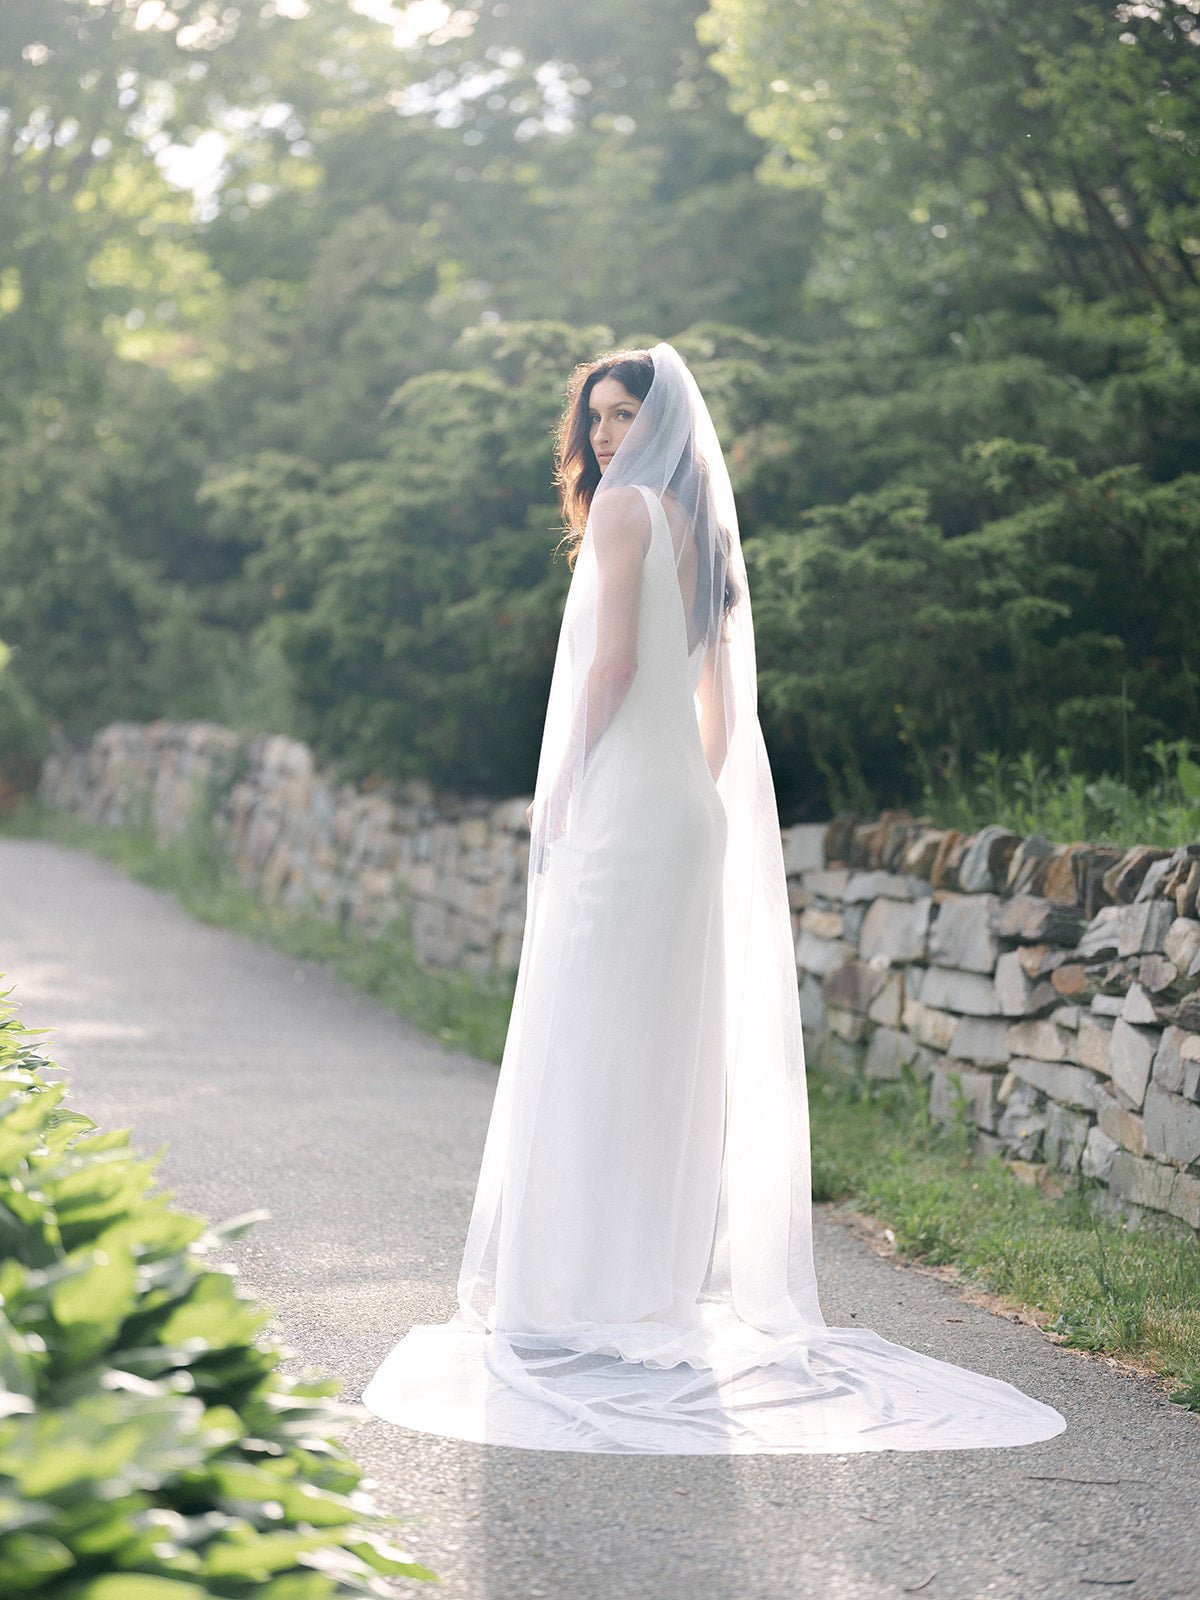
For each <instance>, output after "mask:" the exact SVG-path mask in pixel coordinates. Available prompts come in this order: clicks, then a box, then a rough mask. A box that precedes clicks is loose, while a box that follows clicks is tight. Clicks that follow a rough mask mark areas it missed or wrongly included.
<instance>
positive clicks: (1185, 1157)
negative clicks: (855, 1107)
mask: <svg viewBox="0 0 1200 1600" xmlns="http://www.w3.org/2000/svg"><path fill="white" fill-rule="evenodd" d="M792 831H793V832H796V831H797V830H792ZM805 832H806V836H807V840H806V844H805V847H804V854H805V855H806V858H807V862H808V864H807V865H806V866H805V868H804V869H803V870H801V871H799V872H797V873H796V874H795V875H794V876H791V877H790V878H789V891H790V898H791V905H792V914H793V920H794V930H795V935H796V966H797V971H798V974H799V982H800V997H801V1011H802V1015H803V1017H804V1024H805V1036H806V1039H807V1040H808V1041H809V1045H810V1048H811V1049H814V1050H818V1051H819V1052H820V1056H821V1059H822V1060H823V1061H824V1062H825V1063H827V1064H831V1065H833V1066H835V1067H837V1068H839V1069H841V1070H843V1071H846V1072H849V1073H852V1074H856V1075H861V1076H863V1077H865V1078H868V1079H888V1078H898V1077H900V1076H901V1075H902V1074H903V1072H904V1070H905V1068H906V1067H908V1068H911V1070H912V1071H913V1072H914V1073H915V1074H916V1076H917V1077H918V1078H919V1079H921V1080H922V1081H924V1082H925V1083H927V1084H928V1087H929V1097H930V1107H931V1110H932V1112H933V1114H934V1115H935V1116H937V1117H939V1118H943V1119H952V1118H956V1117H961V1116H964V1115H965V1116H966V1118H967V1119H968V1121H969V1122H970V1123H971V1124H972V1125H973V1127H974V1129H975V1142H976V1145H977V1148H979V1149H981V1150H984V1151H996V1152H999V1153H1001V1154H1002V1155H1004V1156H1005V1157H1006V1158H1007V1159H1009V1160H1010V1161H1012V1162H1013V1163H1014V1164H1016V1165H1017V1166H1018V1167H1019V1168H1025V1169H1026V1170H1025V1172H1024V1175H1026V1176H1034V1175H1035V1172H1036V1169H1033V1168H1032V1166H1031V1164H1033V1163H1043V1164H1044V1168H1043V1170H1045V1169H1056V1170H1057V1171H1058V1172H1061V1173H1068V1174H1076V1173H1082V1174H1085V1175H1086V1176H1088V1177H1091V1178H1094V1179H1097V1180H1099V1181H1100V1182H1101V1183H1105V1184H1107V1185H1108V1187H1109V1190H1110V1192H1111V1194H1112V1195H1113V1196H1114V1197H1115V1198H1116V1199H1117V1200H1118V1201H1119V1202H1121V1203H1122V1204H1123V1208H1124V1209H1125V1210H1126V1211H1127V1213H1129V1214H1131V1215H1134V1216H1138V1215H1139V1214H1143V1213H1146V1212H1165V1213H1168V1214H1170V1215H1171V1216H1174V1217H1177V1218H1180V1219H1182V1220H1183V1221H1185V1222H1187V1223H1189V1224H1190V1225H1191V1226H1192V1227H1200V920H1198V919H1197V915H1196V912H1197V904H1196V898H1197V887H1198V886H1200V845H1188V846H1184V847H1182V848H1180V849H1178V850H1171V851H1168V850H1154V849H1149V848H1146V847H1137V848H1135V849H1132V850H1127V851H1120V850H1116V849H1111V848H1107V847H1102V846H1097V845H1091V844H1071V845H1065V846H1055V845H1052V844H1051V843H1050V842H1049V841H1047V840H1045V839H1042V838H1040V837H1037V836H1032V837H1029V838H1021V837H1019V836H1018V835H1016V834H1013V833H1009V832H1007V831H1006V830H1004V829H1002V828H999V827H988V828H984V829H982V830H981V831H980V832H979V833H976V834H972V835H963V834H961V833H958V832H956V831H955V830H952V829H942V828H936V827H934V826H933V825H932V824H930V823H929V822H928V821H927V820H924V819H919V818H913V817H910V816H908V815H907V814H905V813H895V812H893V813H885V814H884V816H882V817H881V818H880V819H878V820H877V821H874V822H869V823H858V822H854V821H852V820H849V819H843V818H838V819H836V820H835V821H834V822H832V823H830V824H829V825H828V827H826V828H825V829H824V830H822V831H821V845H822V849H821V850H820V851H818V850H817V848H816V843H815V837H814V836H815V834H816V833H817V832H818V830H814V829H808V830H805ZM797 849H798V847H794V849H793V853H796V850H797ZM818 854H820V856H821V858H822V859H821V860H820V861H817V860H816V859H815V858H816V856H817V855H818Z"/></svg>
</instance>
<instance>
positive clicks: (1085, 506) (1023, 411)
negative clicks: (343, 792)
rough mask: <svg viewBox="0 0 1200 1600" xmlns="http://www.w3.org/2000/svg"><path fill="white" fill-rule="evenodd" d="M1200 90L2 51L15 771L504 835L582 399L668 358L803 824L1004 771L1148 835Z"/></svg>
mask: <svg viewBox="0 0 1200 1600" xmlns="http://www.w3.org/2000/svg"><path fill="white" fill-rule="evenodd" d="M1198 45H1200V6H1197V5H1196V4H1195V3H1194V0H1177V3H1175V4H1165V3H1159V0H1154V3H1153V4H1144V5H1143V4H1138V5H1130V4H1116V3H1112V4H1105V5H1102V6H1053V7H1030V6H1028V5H1026V4H1024V3H1023V0H906V3H905V4H903V5H901V6H900V7H899V8H898V9H897V8H896V7H895V6H890V7H886V8H885V7H883V6H882V5H881V4H880V0H847V3H845V4H843V5H840V6H838V7H820V6H817V5H816V4H814V3H812V0H713V3H712V6H711V9H710V11H708V12H707V13H703V14H702V11H701V7H700V5H699V4H698V3H697V0H666V3H664V4H662V5H658V6H654V7H645V6H644V5H641V4H640V3H639V0H613V3H612V4H611V5H610V6H609V7H608V8H606V10H605V11H604V13H603V14H600V13H596V12H594V11H589V10H587V9H586V8H583V9H581V8H577V7H568V6H563V5H562V4H561V3H558V0H510V3H507V4H505V5H499V4H491V3H483V0H470V3H468V4H466V5H464V6H461V7H458V8H456V9H454V10H453V11H449V10H447V12H446V14H445V16H444V17H443V19H442V22H441V24H440V25H439V26H437V27H435V28H434V30H433V31H432V32H428V33H425V34H421V35H418V34H415V33H410V34H408V35H407V36H405V37H404V38H403V39H402V40H401V41H400V43H399V44H397V43H396V42H394V41H393V40H392V39H391V38H390V36H389V32H388V29H387V28H386V27H385V26H384V25H382V24H380V23H379V22H377V21H374V20H372V19H371V18H369V17H367V16H364V15H361V14H359V13H357V12H356V11H354V10H353V9H351V8H350V7H349V6H348V5H347V4H346V3H345V0H310V3H308V4H294V3H292V4H288V5H286V6H285V5H279V6H276V5H274V4H270V3H266V0H254V3H249V0H243V3H242V4H240V5H228V6H224V7H221V8H215V7H213V6H211V5H210V4H208V0H188V3H180V4H177V5H174V6H173V7H171V8H170V9H168V8H167V7H166V6H165V5H159V4H158V0H142V3H140V4H134V3H133V0H106V3H104V4H102V5H96V4H91V3H87V0H44V3H40V4H34V3H33V0H24V3H19V4H14V5H11V6H9V7H7V8H5V11H4V15H3V17H2V18H0V106H3V107H5V108H8V111H9V115H8V116H7V117H5V118H4V119H3V121H2V122H0V203H2V204H3V205H4V208H5V215H6V218H12V219H15V220H14V223H13V225H12V226H11V227H9V228H7V229H6V230H5V235H4V238H3V239H0V358H2V359H0V370H2V371H3V372H4V374H5V376H4V379H3V381H2V383H0V572H2V573H3V575H4V581H3V582H2V583H0V639H2V640H3V641H5V643H6V645H7V646H8V647H10V651H11V655H10V659H9V663H8V666H7V669H6V670H0V769H2V770H3V771H4V772H5V773H6V774H7V777H8V781H9V782H10V783H12V782H14V781H17V782H19V781H21V779H22V775H23V774H25V773H27V772H28V770H29V768H30V765H31V757H30V755H29V751H30V750H34V749H36V748H38V741H39V737H41V736H42V735H43V734H44V725H45V724H46V723H49V722H54V723H58V724H59V725H60V726H62V727H64V728H65V729H67V730H68V731H69V732H78V733H82V732H85V731H87V730H89V729H90V728H93V727H95V726H97V725H99V724H100V723H101V722H103V721H105V720H107V719H110V718H112V717H114V716H129V717H139V718H140V717H148V716H154V715H173V716H193V715H203V716H211V717H215V718H218V719H221V720H224V721H227V722H231V723H235V724H237V725H239V726H243V727H248V726H252V725H253V726H259V727H262V726H272V727H276V728H279V729H281V730H283V731H291V732H294V733H296V734H299V735H302V736H304V737H307V738H309V739H310V740H311V741H312V742H313V743H314V744H315V745H316V746H317V747H318V749H319V750H320V751H321V753H322V754H323V755H324V756H326V757H333V758H336V759H338V760H339V761H341V762H342V763H343V764H344V766H345V769H346V770H347V772H348V773H350V774H353V775H358V776H366V775H368V774H371V773H378V774H381V775H385V776H407V775H414V774H419V775H424V776H428V777H429V778H431V779H432V780H434V781H435V782H436V783H439V784H452V785H456V786H459V787H464V788H473V789H481V790H491V791H494V792H502V793H503V792H517V791H520V790H527V789H528V788H529V787H530V785H531V783H532V778H533V764H534V759H535V756H536V751H537V746H538V740H539V736H540V731H541V720H542V716H543V713H544V704H545V693H546V689H547V686H548V682H549V675H550V667H551V662H552V656H553V649H554V643H555V637H556V632H557V621H558V614H559V609H560V607H561V602H562V596H563V593H564V591H565V585H566V581H567V571H566V564H565V561H564V560H563V559H562V558H561V557H559V558H558V559H555V558H554V557H553V555H552V552H553V549H554V546H555V544H556V542H557V538H558V533H559V524H558V518H557V512H556V507H555V503H554V497H553V494H552V491H551V487H550V440H551V434H552V430H553V427H554V423H555V421H556V418H557V415H558V409H559V406H560V404H561V395H562V390H563V386H564V383H565V379H566V377H567V375H568V373H569V371H570V369H571V367H572V366H573V364H574V363H575V362H576V361H578V360H580V359H582V358H583V357H586V356H588V355H591V354H593V353H594V352H595V351H596V350H598V349H599V348H602V347H604V346H606V345H610V344H613V343H628V342H634V341H646V340H651V339H654V338H658V337H665V338H671V339H673V340H674V341H675V342H677V343H678V344H679V346H680V348H681V349H682V350H683V351H684V353H685V354H686V356H687V357H688V359H689V360H690V361H691V363H692V365H693V366H694V368H695V370H696V372H697V375H698V377H699V378H700V381H701V384H702V386H703V387H704V389H705V391H706V393H707V394H708V395H709V396H710V399H711V402H712V404H713V408H714V412H715V414H716V417H717V422H718V426H719V428H720V430H721V432H722V435H723V438H724V440H725V442H726V445H727V448H728V451H729V455H730V460H731V464H732V466H733V470H734V472H735V480H736V483H735V486H736V488H737V490H738V496H739V508H740V513H741V518H742V531H743V535H744V538H745V542H746V550H747V558H748V561H749V563H750V566H751V577H752V594H753V597H754V604H755V610H756V620H757V622H758V633H759V641H760V649H759V664H760V669H761V679H760V682H761V689H762V709H763V717H764V723H765V726H766V731H767V737H768V742H769V745H770V748H771V755H772V761H773V766H774V770H775V773H776V777H777V782H778V784H779V788H780V795H781V801H782V802H783V806H784V810H785V813H786V814H787V815H789V816H800V815H821V814H826V813H828V811H829V809H830V808H831V807H832V806H835V805H842V804H847V803H851V804H856V805H860V806H863V807H870V806H874V805H877V804H879V803H881V802H885V801H889V802H890V801H897V800H911V799H913V798H915V797H917V796H918V795H919V794H920V792H921V791H922V789H923V788H927V787H928V785H929V782H930V781H931V777H932V778H933V779H934V780H938V781H945V780H947V779H948V778H949V779H952V778H953V776H954V775H955V774H956V773H959V772H962V771H966V770H969V769H970V767H971V766H972V764H973V762H974V761H975V760H976V759H977V758H978V756H979V755H980V753H981V752H983V751H986V750H994V751H996V752H998V753H1001V754H1003V755H1006V756H1009V757H1012V756H1015V755H1017V754H1018V753H1019V752H1023V751H1029V752H1030V753H1031V755H1032V756H1033V757H1034V758H1035V759H1037V760H1040V761H1043V762H1045V761H1050V760H1052V759H1054V758H1055V753H1056V752H1057V751H1059V750H1065V751H1066V752H1067V753H1068V758H1069V759H1070V760H1071V761H1072V762H1073V763H1074V765H1075V768H1076V769H1077V770H1078V771H1080V772H1081V773H1084V774H1093V775H1094V774H1096V773H1099V772H1102V771H1105V770H1111V771H1114V772H1116V773H1118V774H1119V775H1120V776H1121V777H1122V778H1123V779H1125V780H1127V781H1131V782H1134V783H1136V782H1138V781H1139V779H1141V778H1143V777H1145V776H1146V775H1148V773H1149V772H1150V771H1151V769H1150V767H1149V766H1148V765H1147V758H1146V756H1145V754H1144V752H1145V750H1146V747H1147V746H1149V745H1152V744H1153V742H1154V741H1155V740H1156V739H1157V740H1172V739H1177V738H1179V737H1182V736H1186V735H1188V734H1189V733H1191V734H1193V736H1194V730H1195V727H1196V723H1197V712H1198V709H1200V708H1198V706H1197V682H1198V677H1200V646H1198V645H1197V643H1196V638H1197V635H1196V630H1195V629H1194V628H1192V627H1190V626H1189V622H1190V619H1191V618H1192V617H1194V616H1195V615H1196V614H1197V608H1198V603H1200V567H1198V566H1197V563H1196V561H1195V560H1194V557H1193V554H1192V553H1193V552H1194V550H1195V549H1196V548H1197V541H1198V536H1200V493H1198V492H1197V491H1198V490H1200V476H1198V474H1200V405H1198V403H1197V402H1198V401H1200V376H1198V369H1200V359H1198V358H1200V288H1198V286H1197V274H1198V272H1200V183H1198V181H1197V176H1196V175H1197V172H1198V171H1200V166H1198V164H1197V160H1196V157H1197V155H1198V154H1200V103H1198V102H1200V96H1198V93H1197V82H1198V74H1197V64H1198V63H1200V48H1198ZM218 137H219V138H220V139H223V140H224V143H225V160H224V163H223V165H222V166H221V168H220V170H219V171H217V172H216V173H215V174H214V175H213V176H212V177H211V181H209V182H208V183H207V184H206V185H205V184H201V185H200V190H199V194H198V198H193V196H192V195H191V194H189V193H188V192H187V191H186V190H184V189H181V188H180V187H179V186H178V184H177V183H173V182H172V181H171V180H170V178H169V176H168V174H170V173H171V172H172V171H173V170H177V169H173V168H172V166H171V164H170V163H171V161H172V160H176V161H178V160H179V159H180V153H181V151H182V150H183V149H184V148H185V147H186V148H196V149H201V150H202V149H204V148H205V145H204V141H205V140H212V139H214V138H218ZM18 704H19V706H20V708H21V710H20V714H19V716H18V714H17V712H16V710H15V709H13V708H15V707H17V706H18ZM39 722H40V723H41V725H42V726H41V728H40V729H39V726H38V724H39Z"/></svg>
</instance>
